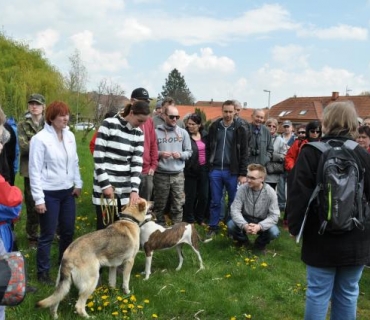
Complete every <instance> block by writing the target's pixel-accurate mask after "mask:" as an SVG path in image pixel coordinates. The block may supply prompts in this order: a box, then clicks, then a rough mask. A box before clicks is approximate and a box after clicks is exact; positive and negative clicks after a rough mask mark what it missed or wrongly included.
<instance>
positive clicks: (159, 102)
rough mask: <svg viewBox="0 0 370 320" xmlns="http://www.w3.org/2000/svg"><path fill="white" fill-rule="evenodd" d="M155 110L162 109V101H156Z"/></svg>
mask: <svg viewBox="0 0 370 320" xmlns="http://www.w3.org/2000/svg"><path fill="white" fill-rule="evenodd" d="M155 108H156V109H162V101H161V100H158V101H157V104H156V105H155Z"/></svg>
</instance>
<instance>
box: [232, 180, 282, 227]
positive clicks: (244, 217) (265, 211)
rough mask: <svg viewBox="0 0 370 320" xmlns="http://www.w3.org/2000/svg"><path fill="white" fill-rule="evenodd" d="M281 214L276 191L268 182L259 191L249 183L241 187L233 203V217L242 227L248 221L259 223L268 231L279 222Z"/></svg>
mask: <svg viewBox="0 0 370 320" xmlns="http://www.w3.org/2000/svg"><path fill="white" fill-rule="evenodd" d="M279 216H280V210H279V206H278V201H277V195H276V192H275V190H274V189H272V188H271V187H270V186H269V185H268V184H264V186H263V188H262V189H261V190H258V191H254V190H252V189H251V188H249V186H248V184H247V183H246V184H243V185H242V186H240V187H239V189H238V191H237V193H236V196H235V199H234V201H233V203H232V205H231V218H232V220H233V221H234V223H235V224H236V225H237V226H238V227H239V228H240V229H243V228H244V226H245V225H246V224H248V223H258V224H259V225H260V226H261V228H262V231H266V230H268V229H270V228H271V227H272V226H273V225H276V224H277V223H278V221H279Z"/></svg>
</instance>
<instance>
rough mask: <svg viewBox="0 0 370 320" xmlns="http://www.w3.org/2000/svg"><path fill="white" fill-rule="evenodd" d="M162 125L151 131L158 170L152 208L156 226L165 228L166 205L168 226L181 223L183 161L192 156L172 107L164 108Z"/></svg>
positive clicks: (187, 136)
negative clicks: (155, 146) (170, 223)
mask: <svg viewBox="0 0 370 320" xmlns="http://www.w3.org/2000/svg"><path fill="white" fill-rule="evenodd" d="M163 117H164V120H165V122H164V124H161V125H158V127H157V128H156V129H155V132H156V135H157V144H158V158H159V161H158V167H157V170H156V172H155V173H154V179H153V183H154V208H153V211H154V213H155V214H156V217H157V223H158V224H161V225H163V226H164V225H165V220H164V210H165V208H166V204H167V202H168V201H169V202H170V212H171V219H172V223H179V222H181V221H182V214H183V208H182V205H183V202H184V173H183V171H184V167H185V160H187V159H189V158H190V156H191V154H192V148H191V141H190V137H189V134H188V133H187V131H186V130H185V129H182V128H180V127H179V126H178V125H177V123H176V121H177V120H179V119H180V116H179V111H178V109H177V108H176V107H175V105H174V104H172V105H169V106H168V107H166V108H165V109H164V113H163Z"/></svg>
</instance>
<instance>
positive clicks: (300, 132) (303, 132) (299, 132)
mask: <svg viewBox="0 0 370 320" xmlns="http://www.w3.org/2000/svg"><path fill="white" fill-rule="evenodd" d="M298 134H306V131H298Z"/></svg>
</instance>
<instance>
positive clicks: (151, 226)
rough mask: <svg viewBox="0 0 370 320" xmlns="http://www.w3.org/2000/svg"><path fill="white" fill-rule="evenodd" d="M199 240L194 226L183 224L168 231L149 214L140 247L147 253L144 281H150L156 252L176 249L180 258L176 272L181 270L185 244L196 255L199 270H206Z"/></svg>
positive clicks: (142, 228)
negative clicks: (154, 252)
mask: <svg viewBox="0 0 370 320" xmlns="http://www.w3.org/2000/svg"><path fill="white" fill-rule="evenodd" d="M199 240H200V237H199V235H198V232H197V230H196V229H195V227H194V225H193V224H189V223H186V222H181V223H177V224H175V225H173V226H172V227H170V228H167V229H166V228H165V227H163V226H161V225H159V224H157V223H155V221H153V219H152V215H151V214H147V216H146V219H145V221H144V222H143V223H142V224H141V225H140V245H141V247H142V248H143V250H144V252H145V271H144V273H145V278H144V280H148V279H149V276H150V274H151V265H152V258H153V251H154V250H163V249H170V248H173V247H176V250H177V254H178V256H179V265H178V266H177V268H176V270H177V271H178V270H180V269H181V267H182V263H183V261H184V256H183V254H182V245H183V244H184V243H187V244H188V245H189V246H190V247H191V248H192V249H193V250H194V252H195V253H196V255H197V257H198V260H199V264H200V268H199V270H202V269H204V265H203V260H202V257H201V255H200V252H199ZM211 240H212V239H207V240H205V241H203V242H208V241H211ZM199 270H198V271H199Z"/></svg>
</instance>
